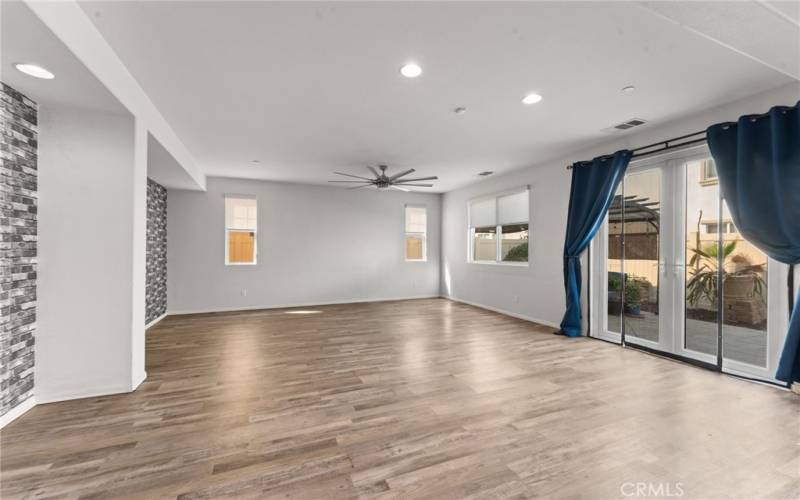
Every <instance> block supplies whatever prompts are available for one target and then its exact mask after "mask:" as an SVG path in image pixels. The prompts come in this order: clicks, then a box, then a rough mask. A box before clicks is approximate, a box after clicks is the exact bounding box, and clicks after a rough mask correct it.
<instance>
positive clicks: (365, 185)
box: [347, 182, 375, 189]
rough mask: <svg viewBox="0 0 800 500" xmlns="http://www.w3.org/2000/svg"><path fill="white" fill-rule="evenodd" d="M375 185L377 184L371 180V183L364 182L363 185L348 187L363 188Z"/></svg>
mask: <svg viewBox="0 0 800 500" xmlns="http://www.w3.org/2000/svg"><path fill="white" fill-rule="evenodd" d="M374 185H375V184H373V183H371V182H370V183H369V184H362V185H361V186H353V187H349V188H347V189H361V188H365V187H370V186H374Z"/></svg>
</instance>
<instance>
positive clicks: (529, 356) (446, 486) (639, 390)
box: [0, 299, 800, 500]
mask: <svg viewBox="0 0 800 500" xmlns="http://www.w3.org/2000/svg"><path fill="white" fill-rule="evenodd" d="M551 330H552V329H551V328H550V327H544V326H540V325H536V324H533V323H528V322H525V321H521V320H518V319H514V318H510V317H507V316H503V315H500V314H496V313H493V312H488V311H485V310H482V309H477V308H474V307H471V306H467V305H464V304H460V303H456V302H452V301H448V300H444V299H425V300H410V301H397V302H379V303H365V304H346V305H334V306H320V307H313V308H303V309H285V310H261V311H249V312H238V313H220V314H198V315H185V316H171V317H168V318H166V319H164V320H163V321H162V322H160V323H159V324H158V325H156V326H155V327H153V328H152V329H151V330H150V331H149V332H148V335H147V372H148V378H147V380H146V381H145V382H144V383H143V384H142V385H141V386H140V387H139V389H138V390H136V391H135V392H133V393H129V394H122V395H116V396H105V397H96V398H88V399H82V400H76V401H68V402H62V403H53V404H45V405H40V406H37V407H35V408H34V409H32V410H31V411H29V412H28V413H27V414H25V415H24V416H22V417H20V418H19V419H18V420H17V421H15V422H13V423H12V424H10V425H9V426H7V427H6V428H5V429H3V430H2V432H0V438H1V439H2V440H1V441H0V446H2V448H1V450H0V451H1V452H2V460H1V461H0V467H1V468H2V471H1V472H2V475H1V476H0V480H1V481H2V490H0V491H1V492H2V498H3V499H15V498H80V499H90V498H91V499H95V498H113V499H120V498H141V499H160V498H181V499H206V498H306V499H349V498H365V499H367V498H369V499H395V498H413V499H423V498H424V499H467V498H468V499H478V498H483V499H503V498H552V499H556V498H559V499H560V498H570V499H578V498H585V499H592V500H594V499H603V498H666V497H668V496H672V497H677V496H680V497H681V498H693V499H712V498H742V499H756V498H765V499H797V498H800V452H799V451H798V442H800V397H798V396H797V395H795V394H792V393H790V392H786V391H781V390H778V389H776V388H772V387H766V386H760V385H756V384H753V383H748V382H745V381H741V380H737V379H734V378H732V377H729V376H725V375H721V374H717V373H713V372H710V371H706V370H702V369H699V368H695V367H692V366H689V365H685V364H682V363H678V362H675V361H671V360H666V359H661V358H658V357H655V356H651V355H647V354H644V353H641V352H637V351H632V350H627V349H622V348H620V347H618V346H614V345H611V344H608V343H605V342H602V341H598V340H592V339H583V338H581V339H567V338H563V337H558V336H554V335H552V334H551ZM679 493H680V495H678V494H679Z"/></svg>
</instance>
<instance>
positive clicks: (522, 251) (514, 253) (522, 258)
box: [503, 242, 528, 262]
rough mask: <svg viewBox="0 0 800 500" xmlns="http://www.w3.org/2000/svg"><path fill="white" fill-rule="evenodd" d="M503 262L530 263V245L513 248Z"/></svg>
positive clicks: (525, 244) (524, 244)
mask: <svg viewBox="0 0 800 500" xmlns="http://www.w3.org/2000/svg"><path fill="white" fill-rule="evenodd" d="M503 260H504V261H506V262H528V243H527V242H526V243H523V244H521V245H517V246H515V247H513V248H512V249H511V250H509V251H508V253H507V254H506V256H505V258H504V259H503Z"/></svg>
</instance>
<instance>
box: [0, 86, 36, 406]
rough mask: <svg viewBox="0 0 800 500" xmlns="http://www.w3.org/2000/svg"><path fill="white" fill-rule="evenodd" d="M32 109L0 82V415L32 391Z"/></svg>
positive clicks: (34, 281)
mask: <svg viewBox="0 0 800 500" xmlns="http://www.w3.org/2000/svg"><path fill="white" fill-rule="evenodd" d="M37 113H38V107H37V105H36V103H35V102H33V101H31V100H30V99H28V98H27V97H25V96H24V95H22V94H20V93H19V92H17V91H16V90H14V89H13V88H11V87H9V86H8V85H6V84H4V83H2V82H0V313H2V314H1V315H0V416H2V415H5V414H6V413H8V412H9V411H10V410H12V409H14V408H15V407H16V406H18V405H19V404H21V403H23V402H24V401H25V400H27V399H28V398H30V397H31V396H33V363H34V357H33V342H34V333H35V331H36V234H37V233H36V230H37V229H36V207H37V202H36V189H37V184H36V183H37V170H36V161H37V158H36V150H37V142H36V141H37V135H38V129H37Z"/></svg>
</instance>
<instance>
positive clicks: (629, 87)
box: [622, 85, 636, 94]
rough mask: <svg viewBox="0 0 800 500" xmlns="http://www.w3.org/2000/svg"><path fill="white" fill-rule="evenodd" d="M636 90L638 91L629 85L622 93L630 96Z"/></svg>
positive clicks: (623, 88)
mask: <svg viewBox="0 0 800 500" xmlns="http://www.w3.org/2000/svg"><path fill="white" fill-rule="evenodd" d="M634 90H636V87H634V86H633V85H628V86H627V87H622V91H623V92H625V93H626V94H630V93H631V92H633V91H634Z"/></svg>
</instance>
